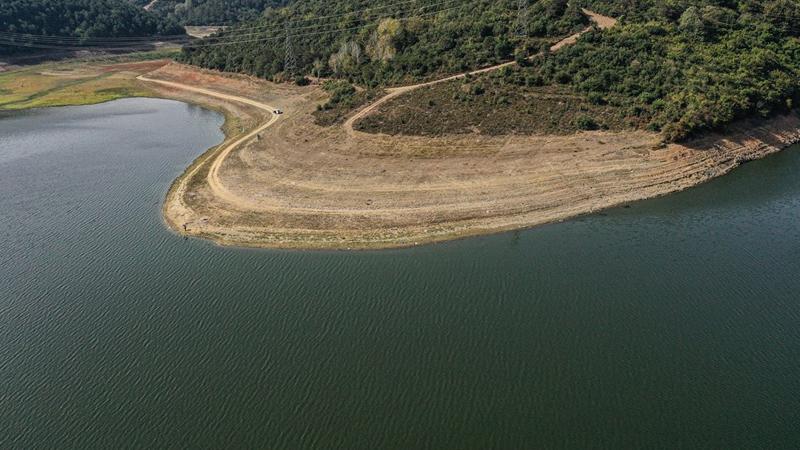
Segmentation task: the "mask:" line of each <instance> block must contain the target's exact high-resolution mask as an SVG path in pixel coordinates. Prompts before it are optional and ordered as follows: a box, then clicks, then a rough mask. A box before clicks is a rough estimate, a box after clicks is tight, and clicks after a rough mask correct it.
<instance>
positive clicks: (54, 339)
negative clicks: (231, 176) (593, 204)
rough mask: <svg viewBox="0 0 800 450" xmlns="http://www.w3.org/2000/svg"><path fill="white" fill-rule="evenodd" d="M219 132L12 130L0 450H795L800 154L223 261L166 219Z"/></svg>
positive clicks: (4, 220) (6, 148)
mask: <svg viewBox="0 0 800 450" xmlns="http://www.w3.org/2000/svg"><path fill="white" fill-rule="evenodd" d="M220 124H221V118H220V117H219V116H218V115H216V114H214V113H210V112H207V111H203V110H201V109H197V108H193V107H190V106H187V105H184V104H181V103H177V102H170V101H164V100H145V99H136V100H133V99H131V100H121V101H116V102H112V103H108V104H103V105H96V106H89V107H77V108H62V109H51V110H44V111H38V112H32V113H26V114H24V115H17V116H15V117H6V118H4V119H2V120H0V448H25V449H29V448H38V447H48V448H94V447H96V448H128V447H137V448H271V449H300V448H319V449H331V448H345V449H356V448H364V449H383V448H385V449H401V448H437V449H438V448H454V449H467V448H481V449H483V448H509V449H510V448H537V447H539V448H540V447H548V448H554V447H555V448H560V447H572V448H592V447H606V448H620V447H639V448H646V447H647V448H653V447H661V448H678V447H715V448H739V447H761V448H767V447H771V448H781V447H783V448H790V447H797V446H798V445H800V273H799V272H800V221H799V219H800V177H798V173H800V151H799V150H798V149H793V150H790V151H785V152H783V153H782V154H780V155H777V156H775V157H772V158H769V159H767V160H764V161H758V162H753V163H751V164H748V165H746V166H745V167H743V168H741V169H740V170H737V171H736V172H735V173H733V174H732V175H730V176H727V177H724V178H722V179H719V180H716V181H714V182H712V183H710V184H707V185H704V186H701V187H699V188H696V189H693V190H690V191H688V192H685V193H681V194H677V195H673V196H670V197H667V198H663V199H657V200H652V201H647V202H642V203H637V204H635V205H633V207H632V208H630V209H616V210H613V211H610V212H608V213H607V214H603V215H596V216H592V217H587V218H582V219H579V220H575V221H571V222H568V223H564V224H557V225H551V226H545V227H540V228H537V229H534V230H530V231H524V232H519V233H510V234H503V235H496V236H489V237H484V238H476V239H469V240H464V241H458V242H452V243H447V244H443V245H434V246H428V247H423V248H416V249H409V250H399V251H386V252H369V253H335V252H311V253H305V252H285V251H252V250H240V249H225V248H219V247H216V246H214V245H211V244H208V243H206V242H202V241H195V240H188V241H187V240H183V239H181V238H179V237H177V236H175V235H173V234H171V233H170V232H168V231H167V230H166V229H165V228H164V227H163V225H162V223H161V219H160V216H159V207H160V202H161V200H162V198H163V196H164V193H165V192H166V189H167V188H168V185H169V183H170V182H171V181H172V179H173V178H175V177H176V176H177V175H178V174H179V173H180V172H181V171H182V169H183V168H184V167H186V166H187V165H188V164H189V162H190V161H191V160H192V159H193V158H194V157H196V156H197V155H198V154H199V153H200V151H201V150H202V149H205V148H207V147H209V146H212V145H214V144H216V143H217V142H218V141H219V140H220V139H221V134H220V133H219V131H218V130H217V128H218V126H219V125H220Z"/></svg>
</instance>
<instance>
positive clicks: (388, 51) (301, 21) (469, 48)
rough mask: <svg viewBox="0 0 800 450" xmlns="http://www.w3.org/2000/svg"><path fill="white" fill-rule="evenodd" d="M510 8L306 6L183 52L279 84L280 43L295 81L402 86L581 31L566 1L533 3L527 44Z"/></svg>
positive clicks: (460, 2) (479, 1) (466, 3)
mask: <svg viewBox="0 0 800 450" xmlns="http://www.w3.org/2000/svg"><path fill="white" fill-rule="evenodd" d="M516 24H517V2H516V1H514V0H504V1H499V2H497V1H490V0H449V1H438V2H436V1H431V0H424V1H422V0H421V1H415V2H410V1H403V2H392V1H388V0H379V1H354V0H336V1H321V0H308V1H303V2H294V3H292V4H290V5H289V6H288V7H286V8H281V9H273V10H268V11H266V12H265V13H264V15H263V17H262V18H260V19H259V20H257V21H254V22H249V23H246V24H242V25H240V26H237V27H234V28H230V29H228V30H226V31H225V32H224V33H222V34H221V35H219V36H217V37H215V38H211V39H208V40H206V41H204V42H201V43H199V44H197V45H196V46H194V47H191V46H190V47H188V48H186V50H185V51H184V54H183V57H182V60H183V61H184V62H189V63H191V64H195V65H199V66H202V67H206V68H213V69H219V70H224V71H229V72H239V73H246V74H251V75H256V76H259V77H263V78H268V79H281V78H285V77H286V75H287V74H285V73H284V69H285V67H284V65H285V59H286V58H285V56H286V53H285V48H284V47H285V46H284V43H285V36H286V29H287V27H288V29H289V34H290V35H291V36H292V47H293V52H292V56H293V57H294V59H295V60H296V73H300V74H310V75H314V76H322V77H330V76H333V77H337V78H342V79H347V80H350V81H352V82H355V83H358V84H362V85H366V86H378V85H391V84H402V83H405V82H408V81H409V80H417V79H424V78H429V77H432V76H436V75H438V74H446V73H454V72H459V71H463V70H466V69H469V68H474V67H481V66H485V65H490V64H494V63H497V62H501V61H506V60H508V59H510V58H513V57H514V52H515V51H519V52H527V51H535V50H538V48H539V47H540V46H541V45H542V43H543V42H549V41H552V40H554V39H556V38H558V37H561V36H564V35H567V34H570V33H571V32H574V31H577V30H580V29H582V28H583V27H585V26H586V25H587V24H588V19H587V18H586V17H585V16H584V15H583V14H581V13H580V9H578V8H577V7H576V6H568V2H567V1H566V0H543V1H541V2H538V3H535V4H532V5H530V10H529V14H528V17H527V19H526V24H525V25H526V28H528V31H529V33H528V36H527V37H528V39H523V38H522V37H521V36H518V35H517V34H516V32H515V28H516Z"/></svg>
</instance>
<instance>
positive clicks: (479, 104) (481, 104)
mask: <svg viewBox="0 0 800 450" xmlns="http://www.w3.org/2000/svg"><path fill="white" fill-rule="evenodd" d="M500 72H506V73H500ZM523 74H524V73H523V72H522V71H519V72H517V71H516V69H508V70H505V71H502V70H501V71H499V72H498V73H496V74H491V75H483V76H480V77H470V78H467V79H464V80H457V81H453V82H448V83H442V84H439V85H435V86H431V87H428V88H423V89H419V90H417V91H414V92H413V93H412V94H410V95H403V96H400V97H398V98H397V99H394V100H392V101H391V102H389V103H387V104H386V105H385V106H383V107H381V108H380V109H379V110H378V111H377V112H376V113H375V114H373V115H371V116H368V117H366V118H364V119H363V120H361V121H359V122H358V123H356V129H358V130H361V131H365V132H371V133H387V134H403V135H421V136H441V135H447V134H466V133H481V134H487V135H506V134H570V133H574V132H576V131H579V130H592V129H609V130H624V129H631V128H636V127H637V125H638V124H636V123H635V120H633V119H631V118H628V117H626V116H625V114H624V110H623V109H621V108H618V107H616V106H613V105H611V104H608V103H606V102H605V100H600V99H594V100H593V99H590V98H588V97H586V96H585V95H581V94H579V93H576V92H575V91H574V90H573V89H571V88H569V87H564V86H541V84H542V82H541V80H539V79H536V78H526V77H525V76H524V75H523ZM514 75H519V76H518V77H515V76H514ZM509 79H513V80H514V82H511V83H509Z"/></svg>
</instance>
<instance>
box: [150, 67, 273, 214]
mask: <svg viewBox="0 0 800 450" xmlns="http://www.w3.org/2000/svg"><path fill="white" fill-rule="evenodd" d="M136 79H137V80H141V81H146V82H150V83H157V84H161V85H163V86H168V87H172V88H176V89H183V90H186V91H190V92H195V93H198V94H202V95H208V96H210V97H216V98H220V99H223V100H228V101H232V102H239V103H244V104H246V105H250V106H255V107H256V108H259V109H262V110H264V111H267V112H269V113H270V114H271V115H272V118H271V119H270V120H268V121H267V122H265V123H263V124H261V125H260V126H258V127H257V128H255V129H254V130H253V131H251V132H249V133H247V134H246V135H244V136H242V137H240V138H239V139H237V140H235V141H233V142H231V143H230V144H228V145H226V146H225V147H223V148H222V149H220V150H219V151H218V153H217V154H216V155H215V157H214V162H213V163H212V164H211V168H210V169H209V171H208V185H209V186H210V187H211V189H212V190H213V191H214V193H215V194H216V195H218V196H219V197H220V198H222V199H223V200H225V201H227V202H230V203H233V204H235V205H238V206H243V207H250V206H252V205H251V204H250V202H247V201H245V200H243V199H242V198H241V197H239V196H237V195H235V194H233V193H232V192H231V191H230V190H228V189H227V188H226V187H225V185H224V184H223V183H222V180H220V178H219V169H220V167H222V163H223V162H224V161H225V158H226V157H227V156H228V155H229V154H230V153H231V152H232V151H233V150H235V149H236V148H237V147H239V146H240V145H242V144H243V143H244V142H246V141H249V140H250V139H252V138H253V137H255V136H256V135H257V134H258V133H261V132H262V131H264V130H265V129H267V128H268V127H270V126H272V125H273V124H274V123H275V122H277V121H278V119H279V118H280V116H279V115H277V114H275V113H273V111H275V110H276V109H277V108H275V107H273V106H270V105H267V104H266V103H261V102H259V101H256V100H253V99H250V98H245V97H239V96H236V95H229V94H223V93H221V92H216V91H212V90H209V89H203V88H198V87H194V86H189V85H186V84H183V83H175V82H173V81H165V80H156V79H153V78H148V77H146V76H144V75H140V76H138V77H136ZM200 167H201V166H199V165H198V166H196V167H195V168H194V170H192V171H191V172H189V173H188V174H187V177H186V179H190V178H191V177H192V176H194V175H195V173H197V171H198V170H200Z"/></svg>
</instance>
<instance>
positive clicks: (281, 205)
mask: <svg viewBox="0 0 800 450" xmlns="http://www.w3.org/2000/svg"><path fill="white" fill-rule="evenodd" d="M147 77H148V78H150V79H154V80H163V81H170V82H172V83H176V84H173V85H163V84H157V83H152V82H150V83H148V84H149V85H153V86H155V87H154V89H159V90H161V91H162V92H161V93H162V95H169V96H172V97H178V98H183V99H185V100H188V101H194V102H198V103H206V104H208V103H210V104H211V106H213V107H216V108H222V109H224V110H226V111H227V113H228V116H229V120H232V121H234V120H238V121H237V122H236V124H237V125H238V126H236V127H229V136H230V137H229V139H228V140H227V141H226V143H225V144H223V145H221V146H219V147H217V148H216V149H212V150H211V151H209V152H207V153H206V154H205V155H204V156H203V157H201V158H199V159H198V161H197V162H196V163H195V164H194V165H193V166H192V167H191V168H190V169H188V170H187V172H186V174H185V175H184V176H183V177H181V179H179V180H177V181H176V183H175V185H174V186H173V189H172V190H171V191H170V194H169V196H168V199H167V202H166V204H165V207H164V213H165V217H166V219H167V221H168V222H169V223H170V224H171V226H172V227H173V228H174V229H176V230H178V231H180V232H182V233H186V234H188V235H194V236H200V237H205V238H208V239H212V240H214V241H216V242H218V243H222V244H229V245H242V246H261V247H290V248H386V247H399V246H408V245H415V244H421V243H427V242H434V241H441V240H446V239H452V238H457V237H462V236H469V235H476V234H482V233H490V232H497V231H502V230H510V229H517V228H523V227H530V226H533V225H537V224H541V223H545V222H552V221H558V220H562V219H565V218H568V217H573V216H576V215H579V214H585V213H590V212H593V211H597V210H599V209H602V208H607V207H609V206H613V205H617V204H621V203H626V202H631V201H634V200H639V199H643V198H648V197H653V196H657V195H663V194H666V193H669V192H674V191H678V190H682V189H685V188H688V187H691V186H694V185H696V184H698V183H701V182H703V181H706V180H708V179H710V178H712V177H714V176H718V175H720V174H723V173H725V172H727V171H729V170H730V169H732V168H734V167H736V166H737V165H739V164H740V163H742V162H743V161H747V160H750V159H754V158H758V157H761V156H764V155H767V154H769V153H772V152H774V151H777V150H779V149H780V148H782V147H783V146H785V145H788V144H790V143H793V142H797V141H798V139H800V131H799V130H800V118H798V117H796V116H786V117H781V118H777V119H775V120H772V121H770V122H759V123H755V122H750V123H740V124H738V127H739V128H738V129H739V130H741V131H735V130H734V131H731V132H730V133H728V134H727V135H709V136H707V137H706V138H705V139H703V140H702V141H697V142H694V143H692V144H691V145H670V146H661V145H659V136H658V135H656V134H652V133H646V132H584V133H578V134H574V135H569V136H514V137H486V136H478V135H463V136H451V137H441V138H423V137H408V138H402V139H398V138H394V137H391V136H385V135H370V134H366V133H359V132H353V131H350V130H345V129H343V128H341V127H320V126H317V125H314V124H313V123H314V121H313V118H312V115H311V114H312V112H313V111H314V110H315V108H316V105H318V104H320V103H322V102H324V101H325V94H324V92H323V91H322V90H321V89H319V87H316V86H308V87H303V88H299V87H289V86H285V85H274V84H270V83H267V82H263V81H259V80H255V79H250V78H246V77H241V76H224V75H222V74H219V73H214V72H209V71H199V70H196V69H191V68H187V67H184V66H180V65H170V66H167V67H164V68H162V69H159V70H157V71H155V72H153V73H151V74H148V76H147ZM186 87H193V88H202V89H204V90H205V91H208V92H203V91H199V90H197V89H194V90H192V89H186ZM220 94H221V95H220ZM241 98H244V99H248V100H250V101H252V102H251V103H247V102H242V101H241ZM267 105H272V106H275V107H279V108H282V109H283V110H285V111H286V114H284V115H281V116H280V117H279V118H278V119H275V118H274V117H272V116H271V115H270V113H269V111H268V110H266V109H265V108H267V109H270V108H271V107H272V106H267ZM237 117H240V119H236V118H237ZM268 120H273V121H274V122H273V123H272V125H270V126H269V127H267V128H263V129H262V130H261V131H258V132H252V130H254V129H255V128H256V127H260V126H263V124H264V123H265V122H266V121H268ZM246 135H249V136H250V137H247V138H245V139H242V138H243V137H244V136H246ZM239 140H242V142H241V145H231V144H232V143H236V141H239ZM184 226H185V229H184Z"/></svg>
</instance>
